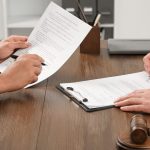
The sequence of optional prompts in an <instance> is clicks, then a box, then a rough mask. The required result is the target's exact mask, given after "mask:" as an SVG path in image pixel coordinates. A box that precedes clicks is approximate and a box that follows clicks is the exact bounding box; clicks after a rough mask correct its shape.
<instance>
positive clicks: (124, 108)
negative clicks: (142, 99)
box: [120, 105, 144, 112]
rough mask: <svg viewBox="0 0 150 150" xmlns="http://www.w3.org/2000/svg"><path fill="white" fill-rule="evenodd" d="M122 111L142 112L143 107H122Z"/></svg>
mask: <svg viewBox="0 0 150 150" xmlns="http://www.w3.org/2000/svg"><path fill="white" fill-rule="evenodd" d="M120 109H121V110H122V111H134V112H144V105H132V106H124V107H121V108H120Z"/></svg>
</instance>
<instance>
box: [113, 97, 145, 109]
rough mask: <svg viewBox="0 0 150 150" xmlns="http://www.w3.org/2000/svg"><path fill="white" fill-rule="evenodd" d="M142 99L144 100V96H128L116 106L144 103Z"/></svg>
mask: <svg viewBox="0 0 150 150" xmlns="http://www.w3.org/2000/svg"><path fill="white" fill-rule="evenodd" d="M142 100H143V99H142V98H128V99H124V100H122V101H119V102H116V103H115V106H117V107H122V106H128V105H139V104H142V103H143V101H142Z"/></svg>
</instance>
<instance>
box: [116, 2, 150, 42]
mask: <svg viewBox="0 0 150 150" xmlns="http://www.w3.org/2000/svg"><path fill="white" fill-rule="evenodd" d="M149 16H150V0H115V19H114V22H115V24H114V25H115V29H114V38H117V39H150V17H149Z"/></svg>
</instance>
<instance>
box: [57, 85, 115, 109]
mask: <svg viewBox="0 0 150 150" xmlns="http://www.w3.org/2000/svg"><path fill="white" fill-rule="evenodd" d="M56 88H57V89H58V90H59V91H61V92H62V93H63V94H65V95H66V96H67V97H69V98H70V100H72V101H73V102H75V103H76V104H77V105H78V106H80V107H81V108H82V109H83V110H85V111H86V112H94V111H99V110H104V109H109V108H115V106H114V105H109V106H103V107H97V108H89V107H87V106H86V105H85V104H84V103H82V102H80V101H79V100H77V99H76V98H75V97H74V96H72V95H71V94H70V93H68V92H67V91H66V90H65V89H64V88H63V87H61V86H60V85H58V86H56Z"/></svg>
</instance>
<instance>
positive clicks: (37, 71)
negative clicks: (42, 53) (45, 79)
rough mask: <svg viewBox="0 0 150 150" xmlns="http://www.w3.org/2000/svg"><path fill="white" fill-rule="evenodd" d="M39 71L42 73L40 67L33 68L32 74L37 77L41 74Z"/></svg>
mask: <svg viewBox="0 0 150 150" xmlns="http://www.w3.org/2000/svg"><path fill="white" fill-rule="evenodd" d="M41 71H42V67H41V66H40V67H35V70H34V73H35V75H37V76H38V75H39V74H40V73H41Z"/></svg>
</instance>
